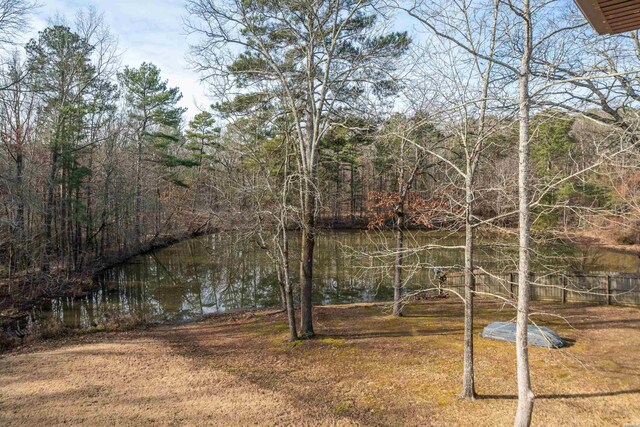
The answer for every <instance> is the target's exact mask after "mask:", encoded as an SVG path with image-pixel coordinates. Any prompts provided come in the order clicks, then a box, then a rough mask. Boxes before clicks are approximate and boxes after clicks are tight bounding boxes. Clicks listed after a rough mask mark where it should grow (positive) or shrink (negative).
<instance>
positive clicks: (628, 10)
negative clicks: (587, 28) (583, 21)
mask: <svg viewBox="0 0 640 427" xmlns="http://www.w3.org/2000/svg"><path fill="white" fill-rule="evenodd" d="M576 3H577V5H578V7H579V8H580V10H581V11H582V13H583V15H584V17H585V18H587V21H589V23H590V24H591V26H592V27H593V28H594V29H595V30H596V31H597V32H598V34H617V33H624V32H625V31H633V30H637V29H639V28H640V0H576Z"/></svg>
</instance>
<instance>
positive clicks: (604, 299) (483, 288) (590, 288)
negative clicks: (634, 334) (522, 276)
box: [444, 272, 640, 306]
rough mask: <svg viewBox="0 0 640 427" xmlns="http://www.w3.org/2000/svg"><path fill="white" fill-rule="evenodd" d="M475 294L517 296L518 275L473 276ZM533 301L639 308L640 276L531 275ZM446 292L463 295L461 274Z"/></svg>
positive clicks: (452, 276)
mask: <svg viewBox="0 0 640 427" xmlns="http://www.w3.org/2000/svg"><path fill="white" fill-rule="evenodd" d="M475 281H476V292H478V293H479V294H482V293H486V294H494V295H499V296H502V297H507V298H517V296H518V274H517V273H514V272H507V273H495V274H494V273H486V272H476V273H475ZM530 281H531V299H532V300H533V301H557V302H562V303H568V302H591V303H601V304H617V305H633V306H640V274H635V273H618V272H598V273H584V274H578V273H531V275H530ZM444 287H445V288H448V289H451V290H454V291H456V292H463V291H464V274H463V273H449V274H447V277H446V283H445V284H444Z"/></svg>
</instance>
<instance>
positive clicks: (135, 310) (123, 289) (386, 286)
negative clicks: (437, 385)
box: [43, 232, 639, 327]
mask: <svg viewBox="0 0 640 427" xmlns="http://www.w3.org/2000/svg"><path fill="white" fill-rule="evenodd" d="M298 239H299V236H298V235H297V234H296V233H292V235H291V240H292V242H291V244H292V245H295V244H296V241H297V240H298ZM407 243H408V244H407V247H408V248H409V249H408V251H409V252H408V253H407V257H406V260H407V262H406V263H405V266H404V267H403V268H405V269H406V274H405V275H404V276H405V277H407V287H409V288H417V287H420V286H425V285H431V284H433V283H434V282H433V280H434V275H433V267H438V268H441V269H442V270H445V271H458V270H461V265H462V261H463V252H462V250H461V249H460V250H451V249H434V248H430V249H424V248H425V247H426V246H427V245H434V244H436V245H454V246H455V245H459V244H460V243H461V238H460V237H458V236H456V235H450V234H449V235H447V234H443V233H440V234H438V233H412V236H411V238H408V239H407ZM392 246H393V236H392V234H390V233H384V232H383V233H372V232H355V233H354V232H351V233H349V232H333V233H325V234H322V235H320V236H319V237H318V240H317V244H316V263H315V265H314V268H315V275H314V281H315V286H314V294H313V300H314V303H315V304H338V303H350V302H359V301H382V300H389V299H391V296H392V292H393V290H392V287H391V283H392V282H393V277H392V272H393V269H392V266H393V260H394V254H393V250H392ZM298 255H299V254H297V253H293V254H292V259H291V265H292V266H297V265H298V262H299V259H298ZM515 255H517V250H516V248H515V247H514V245H512V244H510V243H509V242H506V243H503V244H501V245H496V244H495V242H490V241H482V239H480V242H479V245H478V249H477V260H476V263H477V265H479V266H480V267H483V268H485V269H487V270H490V271H497V270H505V271H515V263H514V260H516V259H517V257H516V256H515ZM620 256H621V255H620V254H613V255H612V254H611V253H608V252H602V251H599V250H597V249H594V248H586V249H583V250H575V249H569V248H567V247H563V246H557V247H542V249H541V248H536V251H535V252H534V263H537V264H534V265H536V268H538V269H540V268H549V269H552V268H555V269H566V268H569V269H574V270H589V269H594V268H597V267H600V268H599V269H603V268H605V267H603V265H604V266H608V265H613V266H616V268H612V269H613V270H616V269H617V270H621V271H622V270H627V271H638V265H639V262H638V259H637V258H635V257H628V258H622V259H621V258H620ZM572 262H573V264H571V263H572ZM623 263H629V264H628V265H631V267H628V265H625V264H623ZM292 274H293V277H292V281H293V282H294V283H295V282H296V281H297V279H298V277H297V275H298V268H293V269H292ZM245 307H258V308H266V307H280V294H279V289H278V284H277V277H276V272H275V271H274V269H273V266H272V265H271V262H270V261H269V259H268V258H267V257H266V255H265V254H264V252H263V251H261V250H259V249H258V248H256V247H255V246H253V245H252V244H250V243H247V242H244V243H243V242H241V241H238V240H236V239H234V238H233V237H228V236H222V235H216V236H208V237H203V238H199V239H194V240H190V241H186V242H182V243H179V244H177V245H174V246H172V247H169V248H166V249H163V250H161V251H158V252H156V253H155V254H150V255H146V256H142V257H138V258H137V259H136V260H135V262H134V263H130V264H125V265H122V266H119V267H116V268H113V269H111V270H108V271H106V272H105V273H104V274H103V275H101V276H100V277H98V278H97V280H96V289H95V290H94V291H93V292H90V293H89V294H87V295H86V297H84V298H81V299H72V298H61V299H57V300H54V301H52V302H51V304H50V306H45V307H43V310H44V311H46V312H49V313H51V315H52V316H54V317H55V318H56V319H58V320H60V321H62V322H64V323H66V324H68V325H74V326H82V327H87V326H90V325H91V324H96V323H100V322H102V321H104V320H105V318H106V317H108V316H110V315H115V314H119V315H129V314H130V315H134V316H136V317H137V318H140V319H144V320H147V321H152V320H178V319H185V318H189V317H194V316H198V315H201V314H204V313H211V312H218V311H224V310H231V309H238V308H245Z"/></svg>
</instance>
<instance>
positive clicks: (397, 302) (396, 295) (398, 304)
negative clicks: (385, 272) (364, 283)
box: [393, 203, 404, 317]
mask: <svg viewBox="0 0 640 427" xmlns="http://www.w3.org/2000/svg"><path fill="white" fill-rule="evenodd" d="M403 205H404V203H400V205H399V206H398V209H396V262H395V274H394V281H393V315H394V316H398V317H399V316H402V288H403V286H402V261H403V253H402V250H403V247H404V207H403Z"/></svg>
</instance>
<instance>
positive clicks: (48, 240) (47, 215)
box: [40, 147, 58, 273]
mask: <svg viewBox="0 0 640 427" xmlns="http://www.w3.org/2000/svg"><path fill="white" fill-rule="evenodd" d="M57 173H58V150H57V148H56V147H53V148H52V149H51V165H50V169H49V182H48V183H47V201H46V205H45V208H44V239H45V249H44V254H43V256H42V263H41V266H40V269H41V270H42V271H43V272H45V273H48V272H49V270H50V257H51V253H52V252H53V240H52V239H53V224H52V223H53V216H54V215H53V213H54V212H53V211H54V209H55V189H56V184H55V182H56V174H57Z"/></svg>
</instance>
